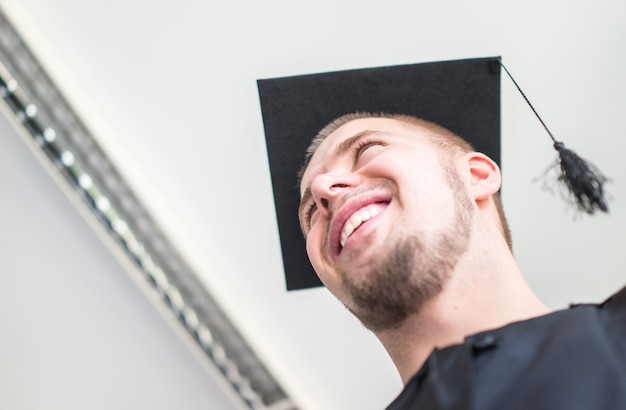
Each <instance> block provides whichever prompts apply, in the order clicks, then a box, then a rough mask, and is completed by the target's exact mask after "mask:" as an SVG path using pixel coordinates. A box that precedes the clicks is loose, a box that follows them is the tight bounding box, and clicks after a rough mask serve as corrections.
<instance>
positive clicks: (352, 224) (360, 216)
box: [340, 204, 381, 248]
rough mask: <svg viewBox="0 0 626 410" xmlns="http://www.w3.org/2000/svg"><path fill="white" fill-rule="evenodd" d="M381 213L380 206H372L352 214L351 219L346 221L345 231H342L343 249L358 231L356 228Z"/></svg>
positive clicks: (341, 241)
mask: <svg viewBox="0 0 626 410" xmlns="http://www.w3.org/2000/svg"><path fill="white" fill-rule="evenodd" d="M380 212H381V208H380V205H378V204H372V205H369V206H367V207H365V208H363V209H360V210H358V211H357V212H355V213H354V214H352V216H351V217H350V219H348V220H347V221H346V223H345V224H344V226H343V229H342V230H341V238H340V243H341V247H342V248H343V246H344V245H345V244H346V241H347V240H348V238H349V237H350V235H352V232H354V231H355V230H356V228H358V227H359V226H360V225H361V224H362V223H363V222H365V221H367V220H369V219H372V218H373V217H375V216H376V215H378V214H379V213H380Z"/></svg>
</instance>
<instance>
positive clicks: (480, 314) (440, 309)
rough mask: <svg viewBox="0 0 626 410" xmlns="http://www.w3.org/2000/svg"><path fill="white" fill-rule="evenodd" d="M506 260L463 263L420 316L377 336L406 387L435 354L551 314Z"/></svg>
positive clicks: (510, 259)
mask: <svg viewBox="0 0 626 410" xmlns="http://www.w3.org/2000/svg"><path fill="white" fill-rule="evenodd" d="M496 254H498V253H496ZM505 254H507V255H508V256H507V257H506V258H501V260H499V261H494V260H493V259H494V258H490V257H489V256H488V254H485V253H479V255H481V258H478V259H480V260H475V261H467V260H464V261H461V262H460V263H459V265H458V266H457V268H456V269H455V273H454V274H453V275H451V276H450V278H449V280H448V281H447V282H446V284H445V286H444V289H443V291H442V292H441V293H440V294H439V295H438V296H436V297H435V298H433V299H432V300H430V301H429V302H428V303H426V304H425V305H424V306H423V308H422V309H421V310H420V312H418V313H416V314H414V315H412V316H410V317H409V318H407V320H406V321H405V322H404V323H403V324H402V325H401V326H400V327H398V328H395V329H392V330H386V331H383V332H379V333H377V334H376V336H377V337H378V338H379V340H380V341H381V342H382V344H383V346H384V347H385V349H386V350H387V352H388V354H389V355H390V357H391V359H392V360H393V362H394V364H395V366H396V368H397V369H398V372H399V373H400V377H401V379H402V382H403V383H404V384H406V383H407V382H408V381H409V380H410V378H411V377H412V376H413V375H414V374H415V373H416V372H417V371H418V370H419V368H420V367H421V366H422V364H423V363H424V361H425V360H426V359H427V357H428V355H429V354H430V353H431V352H432V350H433V349H434V348H442V347H446V346H449V345H452V344H457V343H462V342H463V340H464V339H465V338H466V337H467V336H470V335H472V334H475V333H479V332H481V331H485V330H489V329H494V328H497V327H501V326H503V325H506V324H508V323H512V322H516V321H520V320H525V319H530V318H532V317H536V316H540V315H544V314H547V313H549V309H548V308H547V307H546V306H545V305H544V304H543V303H541V301H539V299H538V298H537V297H536V295H535V294H534V293H533V292H532V290H531V289H530V288H529V286H528V284H527V283H526V281H525V280H524V279H523V277H522V275H521V273H520V272H519V269H518V267H517V265H516V263H515V261H514V259H513V256H512V255H511V254H510V252H508V249H507V250H506V252H505ZM492 255H493V253H492ZM500 255H502V253H500ZM509 256H510V257H509ZM486 259H487V260H486Z"/></svg>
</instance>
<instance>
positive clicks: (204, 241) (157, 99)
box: [0, 0, 626, 410]
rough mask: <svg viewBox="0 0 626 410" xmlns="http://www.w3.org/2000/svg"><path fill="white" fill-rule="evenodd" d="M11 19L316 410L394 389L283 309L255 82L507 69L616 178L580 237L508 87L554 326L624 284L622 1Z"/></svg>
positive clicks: (362, 347)
mask: <svg viewBox="0 0 626 410" xmlns="http://www.w3.org/2000/svg"><path fill="white" fill-rule="evenodd" d="M381 4H382V3H380V2H373V1H356V0H352V1H344V2H336V1H332V2H331V1H328V0H322V1H318V2H294V1H276V0H268V1H264V2H261V1H251V0H248V1H244V2H230V3H228V2H203V3H200V2H194V1H191V0H177V1H173V0H162V1H155V0H152V1H146V0H125V1H121V0H109V1H107V2H95V1H90V2H88V1H80V0H56V1H54V2H51V1H45V0H0V5H1V6H2V7H3V9H5V11H6V12H7V14H8V15H9V16H10V17H12V18H13V20H14V23H15V24H16V25H17V27H18V29H19V30H20V31H21V32H22V35H23V37H24V38H25V40H26V41H27V43H28V44H30V46H31V47H32V48H33V50H34V51H35V53H36V54H37V55H38V56H39V58H40V59H41V61H42V63H43V64H44V66H45V67H47V69H48V70H49V74H50V75H51V76H52V77H53V79H54V80H55V81H56V82H57V84H58V85H59V86H60V88H61V89H62V90H63V91H64V92H65V94H66V96H67V98H68V99H69V101H70V102H71V103H72V104H73V106H74V108H75V109H76V110H77V111H78V112H79V114H81V115H82V117H83V119H84V120H85V122H86V123H87V124H88V126H89V127H90V128H91V130H92V131H93V132H94V134H95V135H96V137H97V138H98V140H99V142H100V144H101V145H102V147H103V148H104V149H105V150H106V151H107V152H108V153H109V155H110V156H111V158H112V160H113V162H115V163H116V164H117V166H118V167H119V169H120V171H121V172H122V174H124V175H125V176H126V178H127V179H128V181H129V183H130V184H131V185H132V186H133V187H134V189H135V190H136V193H137V194H138V195H139V196H140V197H141V198H142V199H143V200H144V202H145V205H146V206H147V207H148V208H149V209H150V210H151V212H152V213H153V215H154V216H155V217H156V219H157V220H158V221H159V223H160V224H161V226H162V227H163V229H164V230H165V231H166V232H167V233H168V234H169V235H170V237H171V239H172V240H173V242H174V243H175V244H176V246H177V247H178V248H179V250H180V251H181V253H182V254H183V255H184V256H185V257H186V258H187V260H188V262H189V263H190V264H191V266H193V267H194V269H195V270H196V271H197V272H198V274H199V275H200V276H201V278H202V280H203V282H204V283H206V285H207V286H208V287H209V288H210V289H211V291H212V292H213V293H214V294H215V296H216V298H217V299H218V300H220V301H221V303H222V304H223V306H224V308H225V309H226V311H227V312H228V313H229V314H230V316H231V317H232V319H233V321H234V322H235V323H236V324H237V325H238V326H239V327H240V329H241V331H242V333H243V334H244V335H245V337H246V338H247V339H248V340H249V341H250V343H251V345H252V346H253V347H254V348H255V350H256V351H257V353H258V354H259V355H260V356H261V358H262V359H263V360H264V361H265V362H266V363H267V365H268V367H269V368H270V370H271V371H272V372H273V373H274V374H275V375H276V377H277V379H278V380H279V381H280V383H281V384H282V385H283V386H284V388H285V389H286V390H287V391H288V392H289V394H290V395H291V396H292V397H293V398H294V400H295V401H296V402H298V403H299V404H300V405H301V406H302V408H304V409H324V410H328V409H331V410H332V409H379V408H382V407H384V405H385V404H387V403H388V402H390V401H391V400H392V399H393V398H394V397H395V395H396V394H397V393H398V392H399V390H400V388H401V386H400V380H399V377H398V376H397V374H396V373H395V370H394V369H393V367H392V366H391V363H390V362H389V360H388V358H387V357H386V354H385V352H384V351H383V350H382V348H381V347H380V346H379V344H378V342H377V341H376V340H375V339H374V338H373V337H372V336H371V335H370V334H369V333H368V332H367V331H365V330H363V329H362V328H361V326H360V325H359V324H358V323H357V322H356V321H355V320H354V319H353V318H352V317H351V316H350V315H349V314H348V313H347V312H346V311H345V309H343V307H342V306H341V305H340V304H339V303H338V302H336V301H335V300H334V299H333V298H332V297H331V296H330V295H328V294H327V292H326V291H325V290H324V289H314V290H307V291H298V292H293V293H287V292H286V291H285V290H284V282H283V278H282V265H281V259H280V248H279V242H278V236H277V230H276V226H275V215H274V208H273V202H272V193H271V184H270V178H269V168H268V164H267V157H266V153H265V145H264V136H263V126H262V121H261V115H260V108H259V103H258V97H257V93H256V82H255V81H256V79H258V78H268V77H277V76H286V75H295V74H305V73H314V72H321V71H332V70H341V69H351V68H361V67H372V66H383V65H393V64H406V63H416V62H422V61H435V60H449V59H455V58H467V57H483V56H492V55H501V56H503V61H504V62H505V64H506V65H507V66H508V68H509V69H510V70H511V71H512V72H513V74H514V75H515V76H516V77H517V80H518V81H519V82H520V83H521V85H522V87H523V88H524V90H525V92H526V93H527V95H528V96H529V97H530V98H531V100H532V101H533V102H534V104H535V106H536V108H537V109H538V110H539V112H540V113H541V114H542V115H543V117H544V119H545V120H546V122H547V123H548V126H549V127H550V128H551V130H552V132H553V133H554V134H555V135H556V137H557V138H558V139H562V140H563V141H564V142H565V143H566V144H567V145H568V146H569V147H571V148H573V149H574V150H576V151H577V152H578V153H579V154H581V155H582V156H584V157H586V158H588V159H590V160H592V161H593V162H594V163H596V165H598V166H600V167H601V168H602V170H603V171H604V172H605V173H606V174H607V175H609V176H610V177H611V178H612V180H613V183H612V184H611V185H610V186H609V189H610V191H611V193H612V196H613V201H612V202H611V206H612V212H611V215H609V216H604V215H601V216H597V217H594V218H589V217H582V218H575V217H574V216H573V214H572V213H571V212H567V211H566V208H565V206H564V205H563V202H562V201H561V200H560V199H559V198H557V197H555V196H553V195H551V194H549V193H547V192H545V191H543V190H542V187H541V184H540V183H539V182H533V179H534V178H535V177H537V176H539V175H541V174H542V172H543V171H544V170H545V168H546V167H547V166H548V165H549V164H550V163H551V162H552V161H553V160H554V158H555V152H554V150H552V149H551V144H550V141H549V139H548V136H547V135H546V134H545V131H544V130H543V129H542V128H541V126H540V125H539V123H538V122H537V120H536V119H535V118H534V117H533V115H532V113H531V112H530V111H529V109H528V108H527V107H526V106H525V103H524V102H523V100H522V99H521V97H520V96H519V95H518V94H517V92H516V91H515V90H514V88H513V86H512V84H511V83H510V82H509V81H508V79H506V78H505V77H503V80H502V84H503V86H502V98H503V105H502V122H503V124H502V125H503V128H502V134H503V135H502V139H503V173H504V188H503V196H504V202H505V208H506V210H507V214H508V216H509V219H510V223H511V227H512V230H513V234H514V239H515V251H516V255H517V257H518V261H519V264H520V266H521V268H522V270H523V271H524V272H525V273H526V275H527V277H528V280H529V281H530V283H531V285H532V286H533V288H534V289H535V290H536V291H537V293H538V294H539V296H540V297H541V298H542V299H543V300H544V301H545V302H546V303H547V304H549V305H550V306H551V307H553V308H561V307H564V306H566V305H567V304H568V303H569V302H573V301H597V300H601V299H603V298H605V297H606V296H608V295H609V294H610V293H612V292H613V291H615V290H617V288H618V287H621V286H622V285H623V284H624V282H625V281H624V276H623V273H622V270H623V266H622V265H623V262H622V260H621V257H622V253H623V252H624V250H625V249H624V243H623V242H622V238H621V235H620V234H621V233H622V232H623V231H624V228H626V212H625V211H626V207H625V206H624V203H625V201H626V184H625V182H624V177H625V176H626V162H625V161H624V160H623V158H621V156H622V155H623V154H622V153H623V152H626V150H625V148H626V146H625V142H624V135H625V134H626V132H625V131H624V129H625V128H626V127H624V117H625V116H624V113H625V112H626V78H624V75H623V72H624V70H625V69H626V47H625V43H626V25H625V24H624V21H626V4H624V3H623V2H621V1H609V0H599V1H595V2H583V1H571V0H570V1H566V0H558V1H551V2H546V1H540V0H531V1H525V2H517V3H513V2H497V1H492V0H491V1H490V0H481V1H461V0H458V1H446V2H420V1H390V2H386V3H385V6H384V7H383V6H382V5H381Z"/></svg>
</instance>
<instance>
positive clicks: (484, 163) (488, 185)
mask: <svg viewBox="0 0 626 410" xmlns="http://www.w3.org/2000/svg"><path fill="white" fill-rule="evenodd" d="M464 158H465V160H466V161H467V164H468V165H469V171H470V178H471V179H470V187H469V188H470V193H471V194H472V196H473V197H474V200H476V201H480V200H483V199H487V198H489V197H490V196H492V195H493V194H495V193H496V192H498V190H499V189H500V184H501V183H502V176H501V174H500V168H499V167H498V164H496V163H495V162H494V161H493V160H492V159H491V158H489V157H488V156H486V155H485V154H482V153H480V152H471V153H468V154H466V155H465V156H464Z"/></svg>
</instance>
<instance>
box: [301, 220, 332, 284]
mask: <svg viewBox="0 0 626 410" xmlns="http://www.w3.org/2000/svg"><path fill="white" fill-rule="evenodd" d="M318 231H320V230H319V229H315V228H313V229H312V230H311V232H309V235H308V236H307V240H306V253H307V255H308V256H309V260H310V261H311V265H313V269H314V270H315V273H317V276H318V277H319V278H320V280H321V281H322V283H323V284H324V286H326V287H327V288H329V289H333V288H334V287H335V286H336V283H335V282H337V275H336V273H335V270H334V269H332V267H331V266H329V265H328V263H327V262H326V260H325V259H324V257H323V255H322V243H323V235H322V234H321V233H320V232H318Z"/></svg>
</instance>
